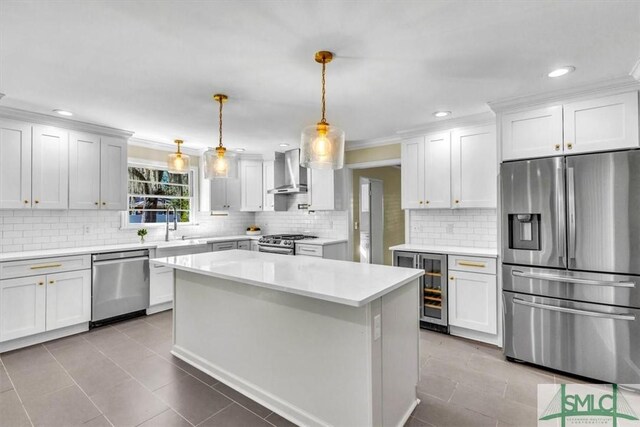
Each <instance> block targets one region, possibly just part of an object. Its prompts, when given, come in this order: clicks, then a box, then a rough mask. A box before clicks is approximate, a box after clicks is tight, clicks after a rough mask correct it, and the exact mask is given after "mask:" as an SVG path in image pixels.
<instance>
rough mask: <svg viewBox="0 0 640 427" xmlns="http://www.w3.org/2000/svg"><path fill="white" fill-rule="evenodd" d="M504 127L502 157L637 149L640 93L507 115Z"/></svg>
mask: <svg viewBox="0 0 640 427" xmlns="http://www.w3.org/2000/svg"><path fill="white" fill-rule="evenodd" d="M501 130H502V136H501V137H502V160H514V159H527V158H534V157H545V156H557V155H563V154H578V153H590V152H598V151H608V150H619V149H623V148H637V147H639V146H640V139H639V137H638V92H637V91H632V92H626V93H622V94H617V95H610V96H603V97H600V98H594V99H587V100H580V101H575V102H566V103H564V104H563V105H556V106H553V107H546V108H538V109H535V110H529V111H521V112H516V113H504V114H503V115H502V119H501Z"/></svg>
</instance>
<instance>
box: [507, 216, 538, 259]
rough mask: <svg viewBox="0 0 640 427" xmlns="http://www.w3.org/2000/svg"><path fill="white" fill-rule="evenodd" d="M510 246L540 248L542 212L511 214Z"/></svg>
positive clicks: (528, 248)
mask: <svg viewBox="0 0 640 427" xmlns="http://www.w3.org/2000/svg"><path fill="white" fill-rule="evenodd" d="M509 248H510V249H522V250H527V251H539V250H540V214H533V213H529V214H509Z"/></svg>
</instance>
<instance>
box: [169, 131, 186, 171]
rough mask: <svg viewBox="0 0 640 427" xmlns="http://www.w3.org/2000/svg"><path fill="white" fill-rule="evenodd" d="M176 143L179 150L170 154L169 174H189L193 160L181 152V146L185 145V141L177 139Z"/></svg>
mask: <svg viewBox="0 0 640 427" xmlns="http://www.w3.org/2000/svg"><path fill="white" fill-rule="evenodd" d="M174 142H175V143H176V144H178V150H177V151H176V152H175V153H171V154H169V158H168V160H167V166H168V169H169V172H171V173H187V172H189V167H190V166H191V159H190V158H189V156H187V155H186V154H184V153H182V152H181V151H180V145H181V144H182V143H183V141H182V140H180V139H176V140H175V141H174Z"/></svg>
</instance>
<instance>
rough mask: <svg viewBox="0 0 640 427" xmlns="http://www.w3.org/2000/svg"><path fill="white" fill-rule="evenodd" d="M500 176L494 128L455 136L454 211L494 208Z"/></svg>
mask: <svg viewBox="0 0 640 427" xmlns="http://www.w3.org/2000/svg"><path fill="white" fill-rule="evenodd" d="M497 174H498V156H497V151H496V127H495V126H494V125H489V126H479V127H474V128H469V129H462V130H457V131H455V132H453V133H452V139H451V194H452V197H453V207H454V208H495V207H496V206H497V188H498V179H497Z"/></svg>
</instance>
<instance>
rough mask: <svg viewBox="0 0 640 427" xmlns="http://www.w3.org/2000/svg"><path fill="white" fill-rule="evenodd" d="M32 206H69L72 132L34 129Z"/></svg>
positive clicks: (54, 207)
mask: <svg viewBox="0 0 640 427" xmlns="http://www.w3.org/2000/svg"><path fill="white" fill-rule="evenodd" d="M31 159H32V163H31V164H32V172H31V194H32V197H33V203H32V206H33V207H34V208H39V209H67V208H68V207H69V133H68V132H67V131H65V130H62V129H58V128H54V127H51V126H34V127H33V145H32V152H31Z"/></svg>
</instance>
